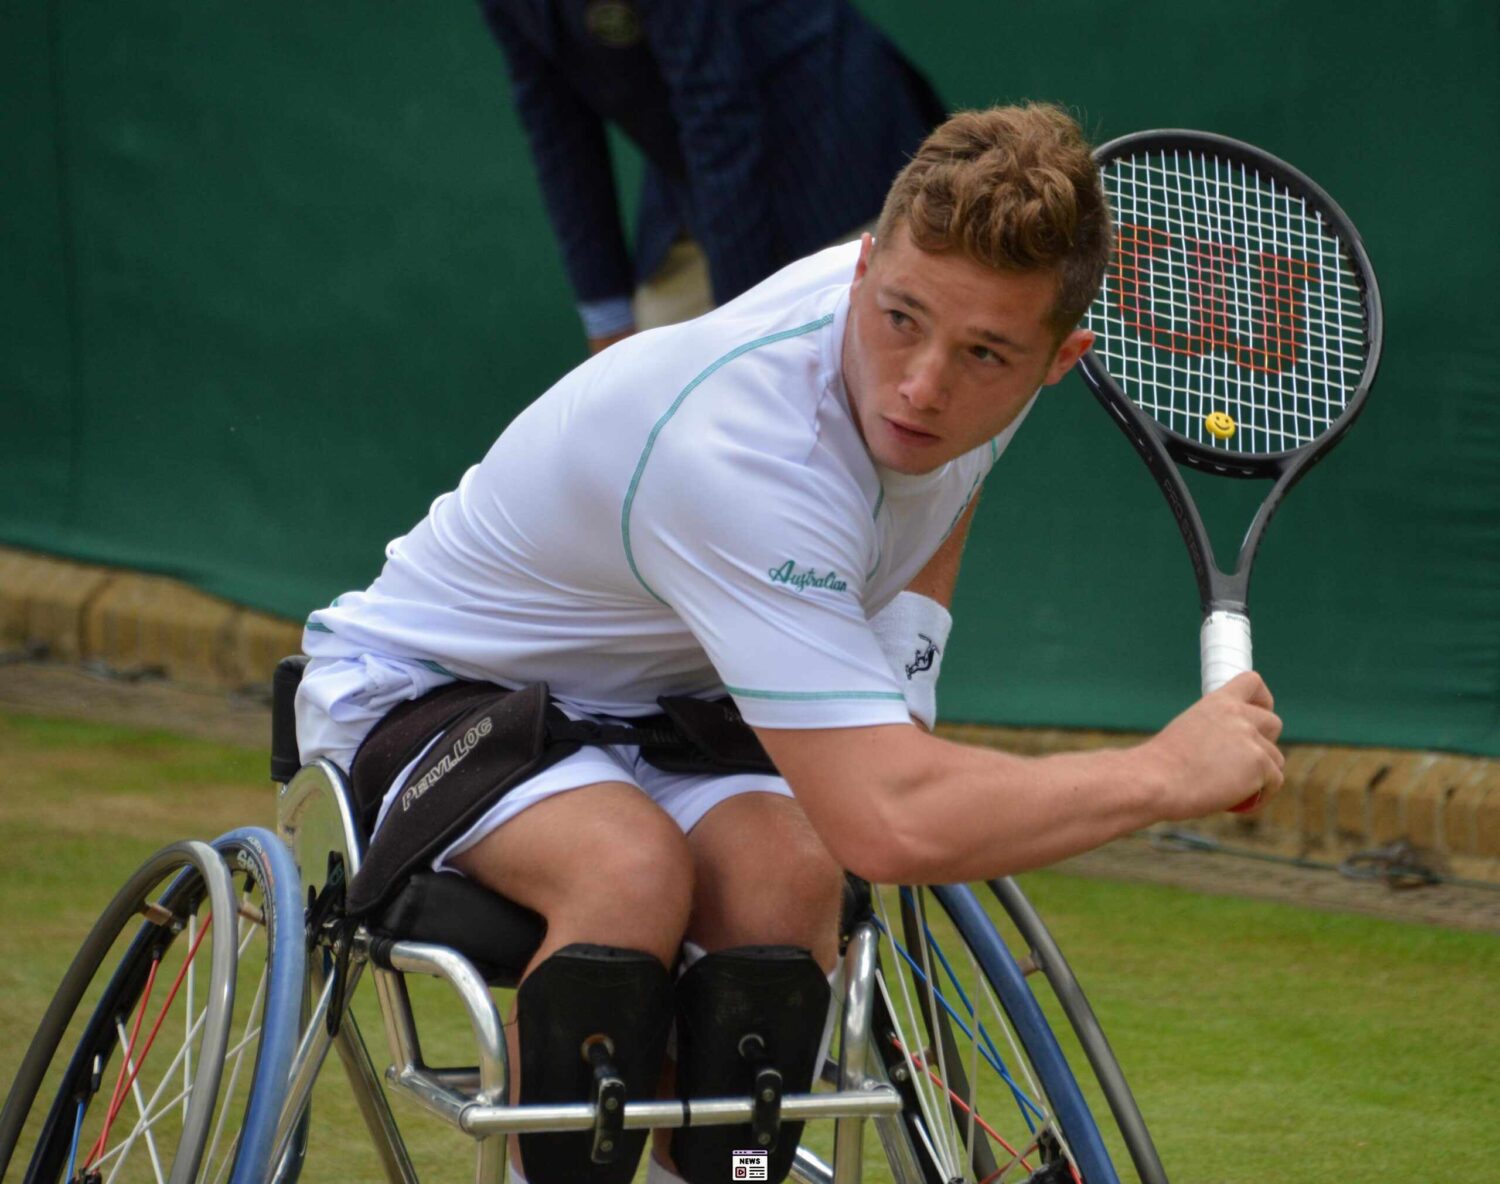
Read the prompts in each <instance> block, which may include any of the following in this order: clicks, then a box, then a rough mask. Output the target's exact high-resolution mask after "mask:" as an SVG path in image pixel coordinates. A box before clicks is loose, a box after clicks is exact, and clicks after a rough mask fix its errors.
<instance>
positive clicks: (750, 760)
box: [346, 682, 776, 917]
mask: <svg viewBox="0 0 1500 1184" xmlns="http://www.w3.org/2000/svg"><path fill="white" fill-rule="evenodd" d="M660 705H661V707H662V713H661V714H660V715H653V716H649V717H647V718H645V719H642V720H638V721H636V722H635V723H634V724H599V723H595V722H593V721H591V720H570V719H569V718H568V717H567V716H566V715H564V714H563V712H562V710H561V709H560V708H559V707H557V705H556V704H554V703H553V702H552V700H551V698H550V696H549V694H548V690H547V684H546V683H533V684H532V685H531V686H527V687H522V688H521V689H520V690H517V691H512V690H508V689H506V688H504V687H499V686H495V685H493V684H491V683H482V682H456V683H449V684H448V685H446V686H441V687H438V688H437V689H436V690H434V691H429V692H428V693H427V694H425V695H423V696H422V697H421V698H419V699H413V700H411V701H410V702H408V703H403V704H401V705H400V706H399V707H396V708H395V709H393V710H392V711H391V712H390V713H389V714H388V715H387V716H386V717H385V718H384V719H382V720H381V721H380V722H379V723H378V724H376V725H375V727H374V728H373V729H372V730H371V732H370V734H369V736H367V737H366V738H365V742H364V743H363V744H362V745H361V746H360V749H359V751H358V752H357V753H356V754H355V757H354V763H353V765H352V766H351V768H350V770H349V782H350V789H351V791H352V793H353V797H354V801H355V807H356V810H357V812H358V815H359V818H358V822H359V824H360V827H361V829H362V830H363V831H364V832H365V833H369V831H370V829H371V828H372V827H373V826H374V823H375V819H376V817H377V815H378V814H379V811H380V803H381V801H382V799H383V798H384V797H385V793H386V791H387V790H388V789H389V788H390V785H391V782H392V780H393V779H394V778H395V776H396V774H397V773H399V772H400V771H401V770H402V769H404V768H405V767H406V766H407V765H409V764H411V762H412V761H413V760H415V759H416V758H417V756H418V754H419V753H421V752H422V750H423V749H424V748H426V747H427V745H428V744H432V747H431V748H430V749H428V751H427V753H426V755H425V756H423V757H422V759H421V760H420V761H418V762H417V764H416V766H415V767H413V769H412V771H411V773H410V774H408V776H407V778H406V781H405V783H404V784H403V785H402V786H401V788H400V791H399V793H398V794H397V796H396V800H395V801H394V802H393V803H392V804H391V808H390V810H389V812H388V813H387V815H386V818H385V821H384V823H383V824H382V825H381V827H380V833H379V834H377V835H376V836H375V838H374V840H373V841H372V842H371V843H370V846H369V849H368V850H367V851H366V852H365V857H364V862H363V863H362V864H361V865H360V869H359V872H358V874H357V875H356V876H355V877H354V879H353V880H352V881H351V882H350V884H349V890H348V899H347V902H346V912H347V914H348V915H349V916H351V917H361V916H364V915H365V914H367V913H369V912H371V911H372V910H374V909H375V908H376V907H378V906H379V905H381V904H382V903H383V902H384V901H385V900H386V899H387V898H388V897H389V896H390V895H391V893H392V892H394V891H395V890H396V889H398V888H399V887H400V885H401V883H402V881H403V880H404V879H405V878H406V877H407V876H409V875H410V874H411V873H412V872H413V871H415V870H417V869H418V868H421V867H425V866H426V864H427V863H428V862H429V861H430V860H431V858H432V855H433V853H434V852H435V851H438V850H441V849H442V848H443V847H445V846H446V845H447V844H449V843H451V842H452V841H453V840H455V839H457V838H458V837H459V836H460V835H461V834H463V832H464V831H465V830H467V829H468V828H469V827H470V826H472V825H473V824H474V823H475V822H476V821H478V820H479V818H480V817H481V816H482V815H483V814H484V812H485V811H486V810H488V809H489V808H490V806H491V805H493V804H494V803H495V802H496V801H497V800H498V799H499V798H501V797H502V796H504V794H505V793H506V792H507V791H508V790H510V789H511V788H512V787H514V786H516V785H519V784H520V783H521V782H522V781H524V780H526V779H527V778H529V777H532V776H534V775H535V774H537V773H539V772H541V771H542V770H543V769H545V768H547V767H548V766H550V765H554V764H556V763H557V762H558V761H560V760H562V759H563V758H564V757H566V756H569V755H571V754H572V753H574V752H577V751H578V749H579V747H580V746H581V745H584V744H628V745H636V746H638V747H639V748H640V750H641V755H642V756H643V757H645V759H646V760H648V761H650V762H651V763H652V764H654V765H656V766H657V767H658V768H661V769H666V770H668V771H671V772H681V773H770V774H773V775H774V774H775V772H776V766H775V765H773V764H772V763H771V758H770V757H769V756H767V755H766V752H765V749H763V748H762V747H761V745H760V741H759V740H757V739H756V736H755V733H754V732H753V731H751V730H750V727H749V725H747V724H746V723H745V722H744V720H743V719H741V718H740V714H739V712H738V711H737V710H736V709H735V706H734V703H733V702H732V701H731V700H729V699H717V700H706V699H690V698H682V697H666V698H663V699H661V700H660ZM434 736H436V737H438V739H437V741H436V742H435V743H433V737H434Z"/></svg>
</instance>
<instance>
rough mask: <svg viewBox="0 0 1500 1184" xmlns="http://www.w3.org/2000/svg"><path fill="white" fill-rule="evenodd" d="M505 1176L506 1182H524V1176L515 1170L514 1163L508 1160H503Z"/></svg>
mask: <svg viewBox="0 0 1500 1184" xmlns="http://www.w3.org/2000/svg"><path fill="white" fill-rule="evenodd" d="M505 1176H506V1180H507V1182H508V1184H526V1177H525V1176H523V1175H521V1173H520V1172H518V1171H516V1165H515V1164H513V1163H511V1162H510V1161H509V1160H506V1162H505Z"/></svg>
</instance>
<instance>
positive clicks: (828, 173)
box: [480, 0, 945, 353]
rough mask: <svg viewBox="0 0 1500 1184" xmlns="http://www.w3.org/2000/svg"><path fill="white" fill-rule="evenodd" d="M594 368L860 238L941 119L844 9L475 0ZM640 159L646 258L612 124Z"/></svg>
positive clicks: (824, 1) (814, 1) (789, 1)
mask: <svg viewBox="0 0 1500 1184" xmlns="http://www.w3.org/2000/svg"><path fill="white" fill-rule="evenodd" d="M480 7H481V9H482V10H483V13H484V16H485V19H486V21H487V22H488V24H489V28H490V30H491V32H492V33H493V34H494V36H495V39H496V41H498V42H499V44H500V47H501V49H502V50H503V51H504V54H505V58H506V61H507V63H508V65H509V69H510V77H511V84H512V90H513V93H514V96H515V101H516V106H517V109H518V111H519V113H520V116H521V121H522V124H523V125H524V127H525V129H526V135H527V138H528V141H529V143H530V147H531V153H532V157H533V159H534V161H535V164H536V168H537V173H538V176H539V178H540V181H541V186H542V192H543V197H544V198H545V201H546V205H547V211H548V216H549V217H550V219H551V221H552V226H553V229H554V231H555V232H556V234H557V238H558V242H559V245H560V247H561V249H562V256H563V264H564V267H565V268H566V270H567V273H568V279H569V281H570V282H571V284H572V286H573V290H574V293H575V297H576V300H577V304H578V311H579V315H580V316H581V318H582V320H583V326H584V332H585V334H586V335H587V337H588V340H589V349H590V352H593V353H597V352H598V351H599V350H601V349H603V348H604V347H605V346H607V345H610V344H612V343H613V342H615V341H618V340H619V339H620V338H622V337H625V336H627V335H629V334H630V333H632V332H634V331H636V330H637V329H647V328H652V327H654V326H656V325H661V324H668V323H671V322H673V321H678V320H685V319H687V318H689V317H693V316H697V315H699V314H701V313H704V312H707V311H708V310H709V309H710V308H711V307H713V306H714V305H716V304H723V303H725V302H727V301H729V300H731V299H733V298H734V297H735V296H737V295H739V294H740V293H741V292H743V291H745V290H746V289H747V288H750V287H751V286H753V285H754V284H756V283H757V282H759V281H760V280H762V279H764V278H765V277H766V276H768V275H770V274H771V273H772V272H774V271H776V270H777V269H778V268H780V267H781V266H783V265H784V264H787V263H790V262H791V261H792V260H794V259H798V258H801V257H802V256H804V255H806V254H808V253H809V252H811V251H814V250H817V249H818V248H820V247H824V246H827V245H829V244H830V243H834V242H837V241H840V240H841V239H844V238H850V237H853V236H854V235H855V234H856V233H857V232H858V231H859V230H860V229H861V228H862V227H863V226H865V224H866V223H868V222H869V221H870V220H871V219H873V218H874V217H875V215H876V214H877V213H878V212H879V211H880V205H881V202H882V200H883V199H884V196H885V191H886V187H887V186H888V184H889V182H890V178H891V176H892V175H894V174H895V173H896V172H898V171H899V170H900V169H901V167H902V166H903V165H904V164H905V163H906V161H907V159H908V158H909V157H910V155H911V154H912V153H913V152H914V151H915V149H916V147H917V145H918V144H920V143H921V141H922V138H923V137H924V136H925V135H926V134H927V132H928V131H929V130H930V129H931V128H932V127H933V126H934V125H935V124H937V123H939V122H941V121H942V119H943V118H944V115H945V111H944V107H943V104H942V101H941V100H940V99H939V98H938V96H937V94H936V92H935V91H934V90H933V88H932V86H931V84H930V83H929V82H928V81H927V79H926V78H925V77H924V76H923V75H922V74H921V73H920V72H919V71H918V70H917V69H916V68H915V67H914V66H913V65H912V64H911V63H910V62H908V61H907V60H906V59H905V58H904V57H903V56H902V55H901V54H900V53H899V52H898V51H897V49H896V48H895V47H894V46H893V45H892V44H891V43H890V41H889V40H887V39H886V37H885V36H884V35H883V34H882V33H881V32H880V31H879V30H877V29H876V28H875V27H874V26H873V25H871V24H870V22H869V21H867V20H866V19H865V18H864V17H863V16H861V15H860V13H859V12H857V11H856V10H855V8H854V7H853V5H852V4H851V3H849V0H480ZM609 123H613V124H614V125H615V126H616V127H618V128H619V129H620V130H621V131H622V132H623V133H624V134H625V135H626V136H627V137H628V138H629V139H630V140H631V142H632V143H634V144H635V145H636V146H637V147H638V148H639V149H640V151H641V154H642V156H643V157H644V158H645V162H646V167H645V171H644V176H643V178H642V182H641V192H640V200H639V207H638V211H637V216H636V226H635V234H634V248H633V250H632V248H631V246H629V245H627V242H626V238H625V235H624V231H623V228H622V225H621V214H620V208H619V200H618V194H617V192H616V187H615V179H614V173H613V169H612V166H611V160H610V152H609V145H608V141H607V138H606V135H605V127H606V124H609Z"/></svg>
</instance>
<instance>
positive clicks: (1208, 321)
mask: <svg viewBox="0 0 1500 1184" xmlns="http://www.w3.org/2000/svg"><path fill="white" fill-rule="evenodd" d="M1104 181H1105V187H1106V189H1107V190H1108V192H1109V195H1110V200H1111V204H1112V206H1113V208H1114V214H1115V223H1116V230H1117V234H1118V250H1117V251H1116V254H1115V258H1114V259H1113V261H1112V262H1111V265H1110V270H1109V273H1108V274H1107V275H1106V277H1105V282H1104V287H1103V289H1102V290H1101V292H1100V295H1099V298H1098V299H1097V300H1096V301H1095V303H1094V305H1093V307H1092V308H1091V309H1090V311H1089V314H1088V317H1087V318H1086V321H1085V324H1086V325H1087V327H1088V328H1090V329H1092V330H1093V331H1094V333H1095V334H1096V341H1095V345H1094V352H1095V354H1096V355H1097V356H1098V357H1099V359H1100V360H1101V361H1102V362H1103V363H1104V365H1105V367H1106V368H1107V369H1108V370H1109V372H1110V373H1111V374H1112V375H1113V376H1114V378H1115V380H1116V381H1117V382H1118V383H1119V384H1120V386H1121V388H1122V389H1123V390H1124V391H1125V393H1126V394H1127V395H1129V396H1130V398H1131V399H1132V400H1133V401H1134V402H1135V403H1136V404H1137V405H1138V406H1140V407H1141V408H1142V409H1144V410H1145V411H1147V412H1148V413H1149V414H1150V415H1152V416H1153V417H1154V418H1155V419H1156V420H1157V422H1159V423H1160V424H1161V425H1162V426H1164V427H1166V428H1168V429H1170V430H1171V431H1173V432H1176V433H1177V434H1179V435H1181V436H1184V437H1186V438H1187V439H1190V440H1193V441H1195V442H1197V443H1199V444H1202V445H1204V446H1207V447H1210V448H1218V449H1222V450H1227V451H1235V452H1241V453H1257V454H1266V453H1274V452H1285V451H1290V450H1292V449H1295V448H1299V447H1301V446H1303V445H1305V444H1307V443H1309V442H1310V441H1312V440H1314V439H1316V438H1317V437H1318V436H1319V435H1321V434H1322V433H1323V432H1324V431H1325V430H1327V428H1328V427H1329V426H1330V425H1331V424H1332V423H1333V422H1334V421H1335V420H1337V419H1338V417H1339V415H1340V414H1341V413H1342V411H1343V409H1344V407H1345V406H1346V405H1347V404H1348V402H1349V400H1350V398H1351V397H1352V396H1353V395H1354V392H1355V391H1356V389H1357V388H1358V386H1359V382H1360V379H1361V377H1362V376H1363V373H1364V369H1365V362H1366V358H1367V354H1368V348H1367V320H1366V305H1365V294H1364V291H1363V288H1362V286H1361V284H1360V280H1359V273H1358V272H1357V271H1356V269H1355V267H1354V265H1353V264H1352V263H1351V261H1350V259H1349V253H1348V250H1347V249H1346V245H1345V244H1344V243H1343V242H1341V241H1340V239H1339V237H1338V236H1337V234H1336V233H1334V232H1333V231H1332V230H1331V229H1330V228H1329V227H1328V226H1327V224H1325V222H1324V220H1323V218H1322V216H1321V215H1320V214H1319V213H1318V211H1317V210H1316V209H1315V208H1314V207H1312V206H1311V205H1309V204H1308V203H1307V202H1306V201H1305V200H1304V199H1303V198H1302V197H1301V196H1300V195H1298V194H1297V193H1295V192H1293V191H1292V190H1290V189H1288V188H1287V187H1286V186H1285V185H1283V184H1282V183H1281V182H1279V181H1277V180H1275V179H1273V178H1270V177H1268V176H1266V175H1264V174H1262V173H1260V172H1259V171H1257V170H1256V169H1254V168H1253V167H1251V166H1249V165H1247V164H1245V163H1243V162H1239V161H1231V160H1226V159H1224V158H1221V157H1218V156H1215V155H1212V154H1207V153H1201V152H1191V153H1190V152H1184V151H1182V150H1158V151H1153V152H1148V153H1142V154H1138V155H1135V156H1127V157H1122V158H1118V159H1115V160H1112V161H1110V162H1108V164H1106V166H1105V168H1104ZM1215 428H1217V429H1218V430H1217V431H1215V430H1214V429H1215Z"/></svg>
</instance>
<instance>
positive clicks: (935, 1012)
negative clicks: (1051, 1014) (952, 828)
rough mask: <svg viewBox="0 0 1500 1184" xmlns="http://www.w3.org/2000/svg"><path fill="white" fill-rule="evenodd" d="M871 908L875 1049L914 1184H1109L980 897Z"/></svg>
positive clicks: (907, 896) (1057, 1055)
mask: <svg viewBox="0 0 1500 1184" xmlns="http://www.w3.org/2000/svg"><path fill="white" fill-rule="evenodd" d="M873 906H874V912H875V921H876V923H877V925H878V926H879V928H880V929H881V931H882V935H883V937H884V939H885V941H884V942H883V943H882V950H881V970H880V975H879V999H878V1002H877V1016H878V1018H877V1031H876V1033H875V1040H876V1043H877V1046H878V1051H879V1055H880V1057H881V1059H882V1061H883V1062H884V1064H885V1067H886V1072H887V1074H888V1075H889V1076H890V1077H891V1079H892V1081H893V1083H894V1084H896V1085H897V1087H898V1089H899V1090H900V1091H901V1092H902V1094H903V1096H904V1097H905V1098H906V1099H907V1103H908V1106H907V1117H905V1118H904V1119H903V1120H902V1126H903V1128H904V1129H903V1131H902V1132H901V1134H902V1135H903V1136H904V1138H905V1139H906V1140H907V1141H908V1143H909V1144H910V1150H911V1152H912V1155H911V1156H910V1157H901V1158H907V1159H908V1160H913V1159H914V1161H915V1163H916V1164H917V1165H918V1167H917V1171H918V1174H917V1175H916V1177H915V1179H916V1180H917V1181H919V1182H921V1184H933V1182H939V1181H940V1182H942V1184H947V1182H949V1181H954V1180H963V1181H972V1182H974V1184H1001V1182H1007V1184H1008V1182H1014V1181H1037V1182H1041V1181H1048V1182H1051V1181H1086V1182H1087V1184H1106V1182H1113V1181H1114V1180H1115V1179H1116V1177H1115V1174H1114V1171H1113V1168H1112V1167H1111V1166H1110V1165H1109V1161H1108V1157H1107V1155H1105V1154H1104V1151H1103V1146H1102V1143H1101V1142H1100V1141H1099V1136H1098V1131H1097V1128H1096V1127H1095V1126H1094V1123H1093V1120H1092V1117H1091V1116H1090V1115H1089V1114H1088V1111H1087V1107H1086V1106H1084V1104H1083V1101H1082V1096H1081V1094H1080V1093H1079V1092H1078V1088H1077V1083H1076V1081H1074V1079H1073V1077H1072V1073H1071V1070H1070V1069H1069V1068H1068V1066H1067V1064H1066V1062H1065V1061H1064V1060H1063V1059H1062V1055H1061V1052H1060V1051H1059V1050H1057V1047H1056V1042H1055V1040H1053V1039H1052V1037H1051V1032H1050V1029H1048V1030H1046V1031H1045V1032H1040V1033H1039V1031H1038V1029H1037V1026H1036V1025H1037V1023H1038V1022H1040V1024H1041V1027H1042V1028H1043V1029H1045V1020H1041V1018H1040V1011H1039V1010H1035V1000H1033V999H1031V998H1030V993H1029V990H1028V989H1027V987H1026V985H1025V983H1024V981H1023V976H1022V974H1021V971H1020V969H1019V967H1018V966H1016V964H1015V962H1014V959H1013V958H1012V957H1011V955H1010V954H1009V951H1008V950H1007V949H1006V948H1005V946H1004V944H1003V943H1002V942H1001V941H1000V939H999V937H998V934H997V933H996V932H995V929H994V927H993V925H992V924H991V923H990V922H989V920H988V919H987V917H986V916H985V914H984V913H983V912H982V910H981V911H978V912H977V913H976V911H975V910H978V909H979V906H978V904H977V901H976V899H975V898H974V896H973V894H972V893H970V892H969V891H968V889H967V888H960V887H942V888H937V889H924V888H915V889H913V888H899V889H897V888H885V889H880V890H878V891H877V892H876V893H875V896H874V902H873ZM997 961H1003V962H1008V963H1009V966H1008V967H1006V968H1005V973H1003V974H1002V973H998V972H997V967H996V962H997ZM1021 995H1024V996H1025V998H1024V999H1023V998H1020V997H1019V996H1021ZM1049 1045H1050V1047H1048V1046H1049ZM887 1133H889V1132H887ZM896 1158H897V1157H893V1162H896ZM895 1170H896V1172H897V1179H898V1180H902V1184H905V1181H904V1178H903V1176H904V1173H903V1172H902V1171H901V1170H900V1169H899V1168H898V1169H895Z"/></svg>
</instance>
